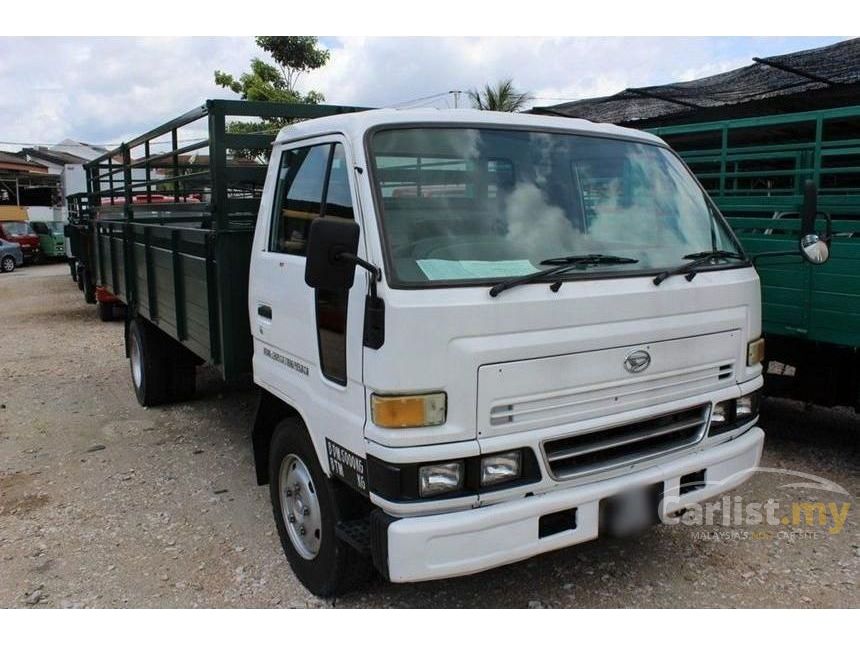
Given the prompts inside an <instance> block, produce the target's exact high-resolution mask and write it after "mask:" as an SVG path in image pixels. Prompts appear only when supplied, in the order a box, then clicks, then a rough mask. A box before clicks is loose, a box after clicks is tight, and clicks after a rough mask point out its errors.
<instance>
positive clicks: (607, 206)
mask: <svg viewBox="0 0 860 645" xmlns="http://www.w3.org/2000/svg"><path fill="white" fill-rule="evenodd" d="M228 116H231V117H233V116H239V117H253V116H258V117H259V116H266V117H277V118H284V119H289V120H292V121H295V120H298V122H295V123H293V124H292V125H289V126H287V127H285V128H284V129H282V130H281V132H280V133H279V134H278V135H277V137H274V141H272V139H273V137H271V136H267V135H263V134H238V133H229V132H227V131H226V126H225V124H226V120H225V119H226V117H228ZM314 117H321V118H314ZM196 121H205V123H202V124H200V123H197V124H196V125H194V126H193V127H194V128H195V129H199V130H204V131H208V132H209V133H210V138H209V139H208V140H205V141H202V142H200V143H199V147H201V148H208V150H209V160H208V164H209V165H208V167H205V169H202V167H201V163H200V162H199V161H197V162H195V164H194V167H193V172H189V173H187V174H184V173H183V170H184V168H183V167H182V165H181V161H179V159H181V157H182V155H184V154H187V153H188V152H189V148H194V147H195V146H197V145H198V144H189V145H186V146H185V147H183V148H179V147H178V145H177V141H178V140H179V139H178V136H177V134H176V133H177V130H178V129H179V128H181V127H185V126H188V125H190V124H193V123H195V122H196ZM167 137H169V138H170V139H171V140H172V141H173V142H174V143H173V145H174V146H175V147H176V149H175V150H171V151H167V152H165V151H164V150H163V149H161V148H159V150H158V152H157V153H151V152H150V150H149V143H150V142H151V141H152V140H154V139H156V138H158V140H160V141H163V140H165V138H167ZM249 148H250V149H259V150H268V151H270V153H271V154H270V156H269V159H270V162H269V163H268V166H266V165H263V164H262V163H259V164H256V163H247V162H241V163H240V162H238V160H237V158H235V157H234V154H235V152H236V151H247V150H248V149H249ZM242 158H243V159H247V154H243V156H242ZM118 160H122V161H121V162H120V161H118ZM165 160H166V161H165ZM177 163H178V164H179V168H178V170H177V168H176V165H177ZM134 169H142V171H145V177H146V179H145V180H139V181H138V180H134V179H133V176H132V171H133V170H134ZM189 170H190V169H189ZM87 172H88V178H89V186H90V190H91V192H90V195H89V196H88V203H89V204H90V205H91V206H90V209H91V211H92V213H91V214H92V217H90V218H89V219H88V220H86V221H87V222H88V226H89V228H88V229H86V230H87V231H88V232H89V234H90V237H87V236H84V238H85V239H91V240H92V244H91V246H90V247H87V248H90V249H91V251H84V254H85V257H84V259H83V260H82V266H84V267H85V269H86V270H87V271H92V272H93V273H92V275H93V276H94V282H95V283H96V284H97V285H98V287H99V288H100V289H107V290H109V291H110V292H111V293H113V294H116V295H117V296H118V297H119V298H120V299H121V300H122V302H124V303H127V305H128V322H127V323H126V325H127V327H126V329H127V332H126V334H127V336H126V337H127V343H126V345H127V348H128V353H129V356H130V365H131V375H132V382H133V386H134V389H135V392H136V394H137V396H138V399H139V400H140V402H141V404H143V405H157V404H160V403H166V402H171V401H179V400H182V399H185V398H188V397H189V396H191V395H193V393H194V367H195V364H196V363H201V362H206V363H209V364H211V365H213V366H215V367H217V368H218V369H220V370H221V372H222V374H223V376H224V378H225V379H227V380H234V379H238V378H240V377H242V376H243V375H245V374H250V375H251V376H252V377H253V380H254V383H255V384H256V386H257V388H258V389H259V395H260V402H259V407H258V410H257V414H256V417H255V420H254V425H253V429H252V430H251V440H252V444H253V451H254V461H255V468H256V475H257V481H258V483H259V484H267V485H268V486H269V491H270V497H271V501H272V508H273V515H274V520H275V524H276V526H277V529H278V534H279V536H280V539H281V544H282V546H283V549H284V553H285V554H286V557H287V559H288V561H289V563H290V565H291V567H292V569H293V571H294V572H295V573H296V575H297V577H298V578H299V580H301V582H302V583H303V584H304V585H305V586H306V587H307V588H308V589H310V590H311V591H312V592H313V593H315V594H318V595H322V596H329V595H332V594H336V593H339V592H341V591H344V590H345V589H347V588H348V587H349V586H350V585H353V584H356V583H358V582H359V581H360V580H362V579H363V578H364V577H365V576H367V575H368V574H369V572H371V571H372V570H373V569H374V568H375V569H376V570H377V571H378V572H379V573H380V574H381V575H383V576H384V577H385V578H387V579H389V580H391V581H395V582H409V581H419V580H431V579H438V578H446V577H450V576H458V575H465V574H470V573H475V572H478V571H483V570H486V569H490V568H492V567H497V566H501V565H504V564H507V563H510V562H515V561H517V560H523V559H525V558H529V557H531V556H534V555H537V554H539V553H544V552H547V551H550V550H553V549H559V548H563V547H567V546H571V545H574V544H578V543H581V542H584V541H587V540H592V539H595V538H597V537H598V535H599V534H601V533H602V532H603V531H604V528H605V527H609V529H610V530H615V531H617V532H622V533H623V532H628V531H629V530H631V529H633V528H638V527H640V526H641V524H643V523H653V522H659V521H662V522H670V521H674V518H676V517H677V516H678V515H679V514H680V513H683V512H684V511H685V509H687V508H688V507H689V506H690V505H692V504H696V503H699V502H701V501H702V500H705V499H709V498H712V497H715V496H719V495H722V494H724V493H726V492H727V491H729V490H731V489H732V488H734V487H736V486H738V485H739V484H741V483H742V482H744V481H745V480H746V479H747V478H748V477H750V475H751V474H752V472H753V471H754V470H755V467H756V466H757V465H758V463H759V459H760V456H761V450H762V445H763V442H764V433H763V431H762V430H761V428H759V427H758V426H757V422H758V401H759V397H758V396H757V392H758V390H759V389H760V388H761V386H762V365H761V354H762V350H763V342H762V340H761V338H760V336H761V326H760V320H761V318H760V314H761V310H760V297H761V296H760V288H759V278H758V274H757V273H756V269H755V268H754V267H753V266H752V263H751V262H750V259H749V257H748V256H747V255H746V254H745V252H744V251H743V249H742V248H741V246H740V244H739V242H738V240H737V238H736V237H735V236H734V234H733V233H732V231H731V229H730V227H729V226H728V224H727V223H726V221H725V220H724V219H723V217H722V215H721V214H720V212H719V211H718V210H717V209H716V207H715V206H714V204H713V203H712V202H711V200H710V198H709V197H708V195H707V194H706V193H705V191H704V190H703V189H702V188H701V186H700V185H699V184H698V183H697V182H696V181H695V179H694V178H693V177H692V175H691V174H690V172H689V171H688V169H687V168H686V167H685V166H684V164H683V163H682V162H681V161H680V159H679V158H678V156H677V155H676V154H675V153H674V152H672V151H671V150H670V148H669V147H668V146H667V145H666V144H665V143H664V142H663V141H662V140H661V139H659V138H658V137H656V136H653V135H651V134H647V133H643V132H637V131H634V130H628V129H624V128H618V127H615V126H610V125H602V124H594V123H589V122H586V121H572V120H568V119H563V118H557V117H547V116H534V115H526V114H506V113H495V112H478V111H473V110H366V111H365V110H360V109H358V108H344V107H337V106H327V105H287V104H275V103H254V102H239V101H210V102H208V103H207V104H206V105H205V106H203V107H202V108H200V109H198V110H193V111H191V112H189V113H187V114H185V115H183V116H181V117H179V118H177V119H175V120H173V121H171V122H169V123H167V124H164V125H163V126H160V127H157V128H155V129H153V130H151V131H150V132H148V133H147V134H145V135H143V136H141V137H139V138H137V139H134V140H132V141H130V142H129V143H127V144H124V145H123V146H122V147H121V148H120V149H119V150H117V151H111V152H109V153H107V154H106V155H105V156H104V157H102V158H100V159H98V160H95V161H94V162H92V163H91V164H90V165H89V166H88V169H87ZM122 177H125V179H126V180H125V181H123V180H122V179H121V178H122ZM118 178H120V179H118ZM129 179H131V181H129ZM147 191H151V192H153V193H156V192H159V193H161V194H165V195H167V197H166V198H165V199H163V200H160V201H159V202H158V203H154V202H151V201H144V199H143V197H142V196H143V195H145V194H146V193H147ZM191 195H196V196H198V197H200V199H197V198H194V199H193V200H192V199H190V196H191ZM138 196H141V198H140V199H139V198H138ZM119 197H122V199H119ZM75 221H77V220H75ZM356 266H360V267H361V268H363V269H365V271H363V272H357V271H356V270H355V268H356ZM679 275H687V276H688V277H687V279H686V280H684V279H680V278H679V277H677V276H679ZM658 276H664V277H663V278H662V279H661V280H660V281H659V284H655V278H656V277H658ZM694 277H695V279H693V278H694ZM562 287H563V288H562ZM632 519H635V520H636V521H635V522H631V521H629V520H632Z"/></svg>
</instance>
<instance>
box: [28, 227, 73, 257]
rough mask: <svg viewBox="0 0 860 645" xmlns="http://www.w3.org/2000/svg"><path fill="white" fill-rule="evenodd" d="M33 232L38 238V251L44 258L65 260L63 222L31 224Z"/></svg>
mask: <svg viewBox="0 0 860 645" xmlns="http://www.w3.org/2000/svg"><path fill="white" fill-rule="evenodd" d="M31 225H32V227H33V232H35V233H36V235H38V236H39V251H40V252H41V254H42V257H44V258H52V259H54V258H65V257H66V237H65V235H63V222H32V223H31Z"/></svg>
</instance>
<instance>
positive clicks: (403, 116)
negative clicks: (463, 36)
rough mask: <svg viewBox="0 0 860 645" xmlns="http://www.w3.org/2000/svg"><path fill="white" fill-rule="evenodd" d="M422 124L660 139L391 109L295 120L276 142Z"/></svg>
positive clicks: (567, 122)
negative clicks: (545, 130) (499, 127)
mask: <svg viewBox="0 0 860 645" xmlns="http://www.w3.org/2000/svg"><path fill="white" fill-rule="evenodd" d="M425 123H429V124H435V125H439V124H448V123H450V124H451V125H456V126H475V127H482V126H497V127H498V126H509V127H515V128H533V129H536V130H541V129H547V130H565V131H568V132H578V133H583V134H602V135H604V136H614V137H620V138H626V139H635V140H640V141H648V142H660V140H659V139H658V138H657V137H655V136H653V135H651V134H649V133H647V132H640V131H638V130H630V129H627V128H620V127H618V126H616V125H609V124H601V123H591V122H590V121H584V120H581V119H574V120H571V119H564V118H559V117H557V116H539V115H536V114H524V113H511V112H489V111H482V110H436V109H416V110H395V109H391V108H386V109H379V110H365V111H363V112H353V113H350V114H338V115H334V116H326V117H321V118H318V119H308V120H307V121H301V122H299V123H294V124H292V125H288V126H286V127H284V128H282V129H281V131H280V132H279V133H278V137H277V139H276V142H281V141H294V140H297V139H306V138H309V137H314V136H320V135H324V134H332V133H341V134H344V135H347V136H349V137H351V138H354V139H356V138H357V139H360V138H361V137H363V136H364V133H365V132H366V131H367V130H369V129H370V128H374V127H376V126H385V125H407V124H419V125H420V124H425Z"/></svg>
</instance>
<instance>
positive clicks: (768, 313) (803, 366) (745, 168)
mask: <svg viewBox="0 0 860 645" xmlns="http://www.w3.org/2000/svg"><path fill="white" fill-rule="evenodd" d="M649 130H650V131H651V132H653V133H654V134H656V135H658V136H660V137H662V138H663V139H665V140H666V142H667V143H669V144H670V145H671V146H672V147H673V148H674V149H675V150H676V151H677V152H678V153H679V154H680V155H681V156H682V157H683V159H684V160H685V161H686V163H687V164H688V165H689V167H690V169H691V170H692V171H693V173H694V174H696V176H697V177H698V179H699V181H700V182H701V183H702V185H703V186H704V187H705V188H706V190H707V191H708V193H709V194H710V195H711V197H712V198H713V199H714V201H715V202H716V204H717V206H718V207H719V208H720V210H721V211H722V213H723V214H724V215H725V216H726V217H727V218H728V220H729V222H730V223H731V224H732V227H733V228H734V229H735V232H736V233H737V235H738V237H739V238H740V240H741V242H742V243H743V245H744V248H745V249H746V250H747V251H748V252H749V253H751V254H753V255H754V254H758V253H764V252H771V251H780V250H788V249H793V248H794V247H795V245H796V239H797V233H798V231H799V230H800V229H801V227H802V225H803V222H802V217H801V212H802V209H803V201H804V186H805V184H806V183H807V182H809V181H811V182H812V183H813V184H814V186H815V187H816V188H817V194H818V200H817V201H818V203H817V210H818V212H819V213H821V214H822V216H823V217H829V218H830V220H831V221H832V240H831V255H830V261H829V262H827V263H826V264H823V265H819V266H816V265H812V264H810V263H804V262H802V261H801V260H799V259H797V258H792V257H785V258H771V257H762V258H760V259H759V260H758V261H757V263H756V268H757V270H758V273H759V276H760V277H761V283H762V328H763V331H764V332H765V335H766V339H767V354H766V357H767V360H768V364H767V372H766V378H765V382H766V390H767V391H769V392H770V393H771V394H774V395H782V396H789V397H792V398H799V399H804V400H808V401H811V402H814V403H820V404H824V405H850V406H854V407H855V408H857V407H858V406H860V367H858V359H860V356H858V348H860V105H854V106H848V107H841V108H833V109H826V110H816V111H808V112H796V113H789V114H777V115H769V116H760V117H749V118H740V119H730V120H724V121H716V122H709V123H690V124H682V125H672V126H665V127H656V128H649ZM822 221H823V218H822V219H819V220H818V226H819V228H821V227H822V226H823V224H822Z"/></svg>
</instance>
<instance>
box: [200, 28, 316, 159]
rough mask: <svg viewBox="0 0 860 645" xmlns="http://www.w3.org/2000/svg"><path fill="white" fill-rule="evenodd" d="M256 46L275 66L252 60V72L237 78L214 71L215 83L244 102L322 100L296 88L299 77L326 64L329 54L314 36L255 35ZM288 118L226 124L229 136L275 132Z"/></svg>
mask: <svg viewBox="0 0 860 645" xmlns="http://www.w3.org/2000/svg"><path fill="white" fill-rule="evenodd" d="M255 42H256V43H257V46H258V47H260V49H262V50H263V51H266V52H268V53H269V54H270V55H271V57H272V59H273V60H274V64H271V63H267V62H265V61H263V60H260V59H259V58H254V59H252V60H251V69H250V71H248V72H245V73H244V74H242V75H241V76H240V77H239V78H238V79H237V78H235V77H234V76H233V75H232V74H229V73H227V72H222V71H220V70H215V84H216V85H220V86H221V87H226V88H227V89H230V90H232V91H233V92H235V93H236V94H238V95H239V96H241V97H242V98H243V99H245V100H247V101H276V102H280V103H321V102H322V101H324V100H325V97H324V96H323V95H322V94H321V93H320V92H316V91H314V90H311V91H309V92H307V93H306V94H302V93H301V92H299V90H298V89H297V88H296V85H297V83H298V80H299V77H300V76H301V75H302V74H304V73H306V72H309V71H312V70H315V69H319V68H320V67H322V66H323V65H325V64H326V63H327V62H328V59H329V52H328V50H326V49H322V48H320V47H319V42H318V40H317V38H316V36H257V37H256V39H255ZM289 123H291V120H290V119H280V118H265V119H262V120H261V121H257V122H247V121H233V122H231V123H228V124H227V131H228V132H231V133H252V132H260V131H267V132H269V131H277V130H279V129H280V128H282V127H283V126H285V125H288V124H289ZM236 154H237V156H242V157H255V156H256V155H255V154H252V153H250V151H236Z"/></svg>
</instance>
